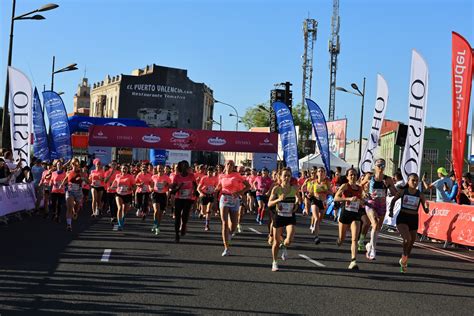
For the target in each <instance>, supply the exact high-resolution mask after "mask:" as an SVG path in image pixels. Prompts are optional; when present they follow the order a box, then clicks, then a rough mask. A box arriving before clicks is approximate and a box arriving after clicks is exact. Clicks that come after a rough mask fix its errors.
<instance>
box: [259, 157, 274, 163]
mask: <svg viewBox="0 0 474 316" xmlns="http://www.w3.org/2000/svg"><path fill="white" fill-rule="evenodd" d="M260 160H261V161H262V162H272V161H273V158H272V157H269V156H262V157H261V158H260Z"/></svg>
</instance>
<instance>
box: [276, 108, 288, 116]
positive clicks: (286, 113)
mask: <svg viewBox="0 0 474 316" xmlns="http://www.w3.org/2000/svg"><path fill="white" fill-rule="evenodd" d="M276 115H278V116H284V115H290V111H289V110H288V109H279V110H278V111H277V112H276Z"/></svg>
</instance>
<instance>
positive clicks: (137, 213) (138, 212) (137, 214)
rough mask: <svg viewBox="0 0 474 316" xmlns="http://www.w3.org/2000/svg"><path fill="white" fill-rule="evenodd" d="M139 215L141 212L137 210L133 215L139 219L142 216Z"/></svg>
mask: <svg viewBox="0 0 474 316" xmlns="http://www.w3.org/2000/svg"><path fill="white" fill-rule="evenodd" d="M140 213H141V211H140V210H137V212H136V213H135V215H136V216H137V217H141V216H142V215H143V214H140Z"/></svg>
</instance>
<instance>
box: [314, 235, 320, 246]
mask: <svg viewBox="0 0 474 316" xmlns="http://www.w3.org/2000/svg"><path fill="white" fill-rule="evenodd" d="M314 243H315V244H316V245H319V244H320V243H321V240H320V239H319V236H316V238H314Z"/></svg>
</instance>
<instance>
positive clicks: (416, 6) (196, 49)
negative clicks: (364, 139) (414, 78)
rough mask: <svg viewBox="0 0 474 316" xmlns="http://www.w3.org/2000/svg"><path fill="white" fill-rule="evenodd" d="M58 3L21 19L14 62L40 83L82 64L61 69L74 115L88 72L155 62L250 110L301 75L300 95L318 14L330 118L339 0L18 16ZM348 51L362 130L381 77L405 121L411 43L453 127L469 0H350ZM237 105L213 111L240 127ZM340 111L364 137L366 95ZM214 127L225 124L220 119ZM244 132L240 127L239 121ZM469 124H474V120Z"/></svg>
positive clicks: (443, 121)
mask: <svg viewBox="0 0 474 316" xmlns="http://www.w3.org/2000/svg"><path fill="white" fill-rule="evenodd" d="M49 1H51V2H54V3H57V4H59V6H60V7H59V8H58V9H56V10H53V11H49V12H44V13H43V15H44V16H45V17H46V20H44V21H17V22H15V32H14V35H15V37H14V45H13V66H15V67H17V68H19V69H21V70H23V71H24V72H25V73H26V74H27V75H28V76H29V77H30V78H31V80H32V81H33V83H34V84H35V85H36V86H37V87H38V89H39V90H42V89H43V85H44V84H46V86H47V87H49V86H50V81H51V79H50V78H51V62H52V56H53V55H55V56H56V66H57V68H56V69H58V68H60V67H63V66H66V65H68V64H70V63H73V62H75V63H77V64H78V67H79V71H75V72H69V73H61V74H58V75H56V76H55V90H56V91H63V92H64V93H65V94H64V96H63V99H64V101H65V103H66V107H67V108H68V110H69V111H71V110H72V98H73V95H74V93H75V91H76V88H77V84H78V83H79V82H80V80H81V78H82V77H83V75H84V71H85V69H86V71H87V77H88V78H89V81H90V82H97V81H100V80H103V79H104V78H105V76H106V75H107V74H111V75H116V74H121V73H123V74H129V73H130V72H131V71H132V70H133V69H136V68H140V67H144V66H145V65H147V64H152V63H156V64H159V65H164V66H170V67H176V68H184V69H187V70H188V75H189V77H190V78H191V79H192V80H194V81H196V82H204V83H206V84H207V85H209V86H210V87H211V88H212V89H213V90H214V97H215V98H216V99H218V100H221V101H223V102H226V103H229V104H232V105H235V106H236V107H237V109H238V111H239V114H240V115H243V114H244V113H245V110H246V108H248V107H250V106H252V105H254V104H257V103H262V102H265V101H267V100H268V99H269V94H270V90H271V89H272V88H273V85H274V84H275V83H279V82H284V81H290V82H292V83H293V99H294V100H295V101H296V102H301V82H302V59H301V56H302V54H303V33H302V23H303V20H304V19H305V18H307V17H308V15H309V16H310V17H311V18H314V19H316V20H317V21H318V34H317V41H316V46H315V51H314V72H313V95H312V98H313V99H314V100H315V101H316V102H317V103H318V104H319V105H320V106H321V107H322V108H323V111H324V113H325V114H327V108H328V99H329V68H328V64H329V53H328V50H327V47H328V40H329V38H330V22H331V15H332V1H331V0H312V1H309V0H308V1H305V0H292V1H282V0H273V1H270V0H253V1H251V0H167V1H164V0H163V1H161V0H128V1H127V0H67V1H64V0H17V8H16V12H17V15H18V14H21V13H25V12H27V11H30V10H33V9H35V8H37V7H40V6H41V5H43V4H46V3H48V2H49ZM339 11H340V16H341V29H340V39H341V53H340V55H339V60H338V73H337V85H338V86H343V87H346V88H350V84H351V82H356V83H357V84H358V85H359V87H362V80H363V77H366V78H367V87H366V103H365V113H364V135H367V134H368V131H369V128H370V126H369V125H370V121H371V116H372V112H373V108H374V104H375V92H376V91H375V90H376V86H375V84H376V74H377V73H381V74H382V75H383V76H384V77H385V79H386V80H387V82H388V86H389V105H388V110H387V114H386V117H387V118H389V119H395V120H400V121H405V122H406V121H407V117H408V114H407V108H408V84H409V76H410V62H411V49H413V48H415V49H417V50H418V52H420V53H421V55H422V56H423V57H424V58H425V60H426V61H427V63H428V67H429V71H430V81H429V96H428V112H427V123H428V125H429V126H435V127H442V128H448V129H450V128H451V83H450V82H451V70H450V65H451V31H457V32H459V33H460V34H462V35H463V36H464V37H465V38H467V39H468V40H469V41H470V42H471V44H472V45H474V36H473V35H474V34H473V30H474V24H473V16H474V14H473V13H474V12H473V4H472V1H470V0H445V1H441V0H432V1H428V0H411V1H409V0H398V1H395V0H387V1H382V0H378V1H377V0H361V1H355V0H341V1H340V8H339ZM10 16H11V1H9V0H4V1H2V5H1V10H0V17H1V21H0V23H1V24H0V36H1V38H0V61H1V72H0V96H2V99H1V100H2V101H3V94H4V87H5V77H6V63H7V50H8V46H7V45H8V36H9V23H10ZM229 113H232V110H231V109H230V108H228V107H226V106H224V105H222V104H216V106H215V112H214V118H215V119H216V120H218V117H219V115H222V116H223V121H224V129H227V130H232V129H233V128H234V127H235V118H234V117H229ZM336 117H338V118H344V117H347V118H348V139H354V138H358V132H359V122H360V98H359V97H357V96H354V95H351V94H346V93H342V92H337V94H336ZM216 128H217V127H216ZM241 128H243V126H241ZM469 131H470V127H469Z"/></svg>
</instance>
